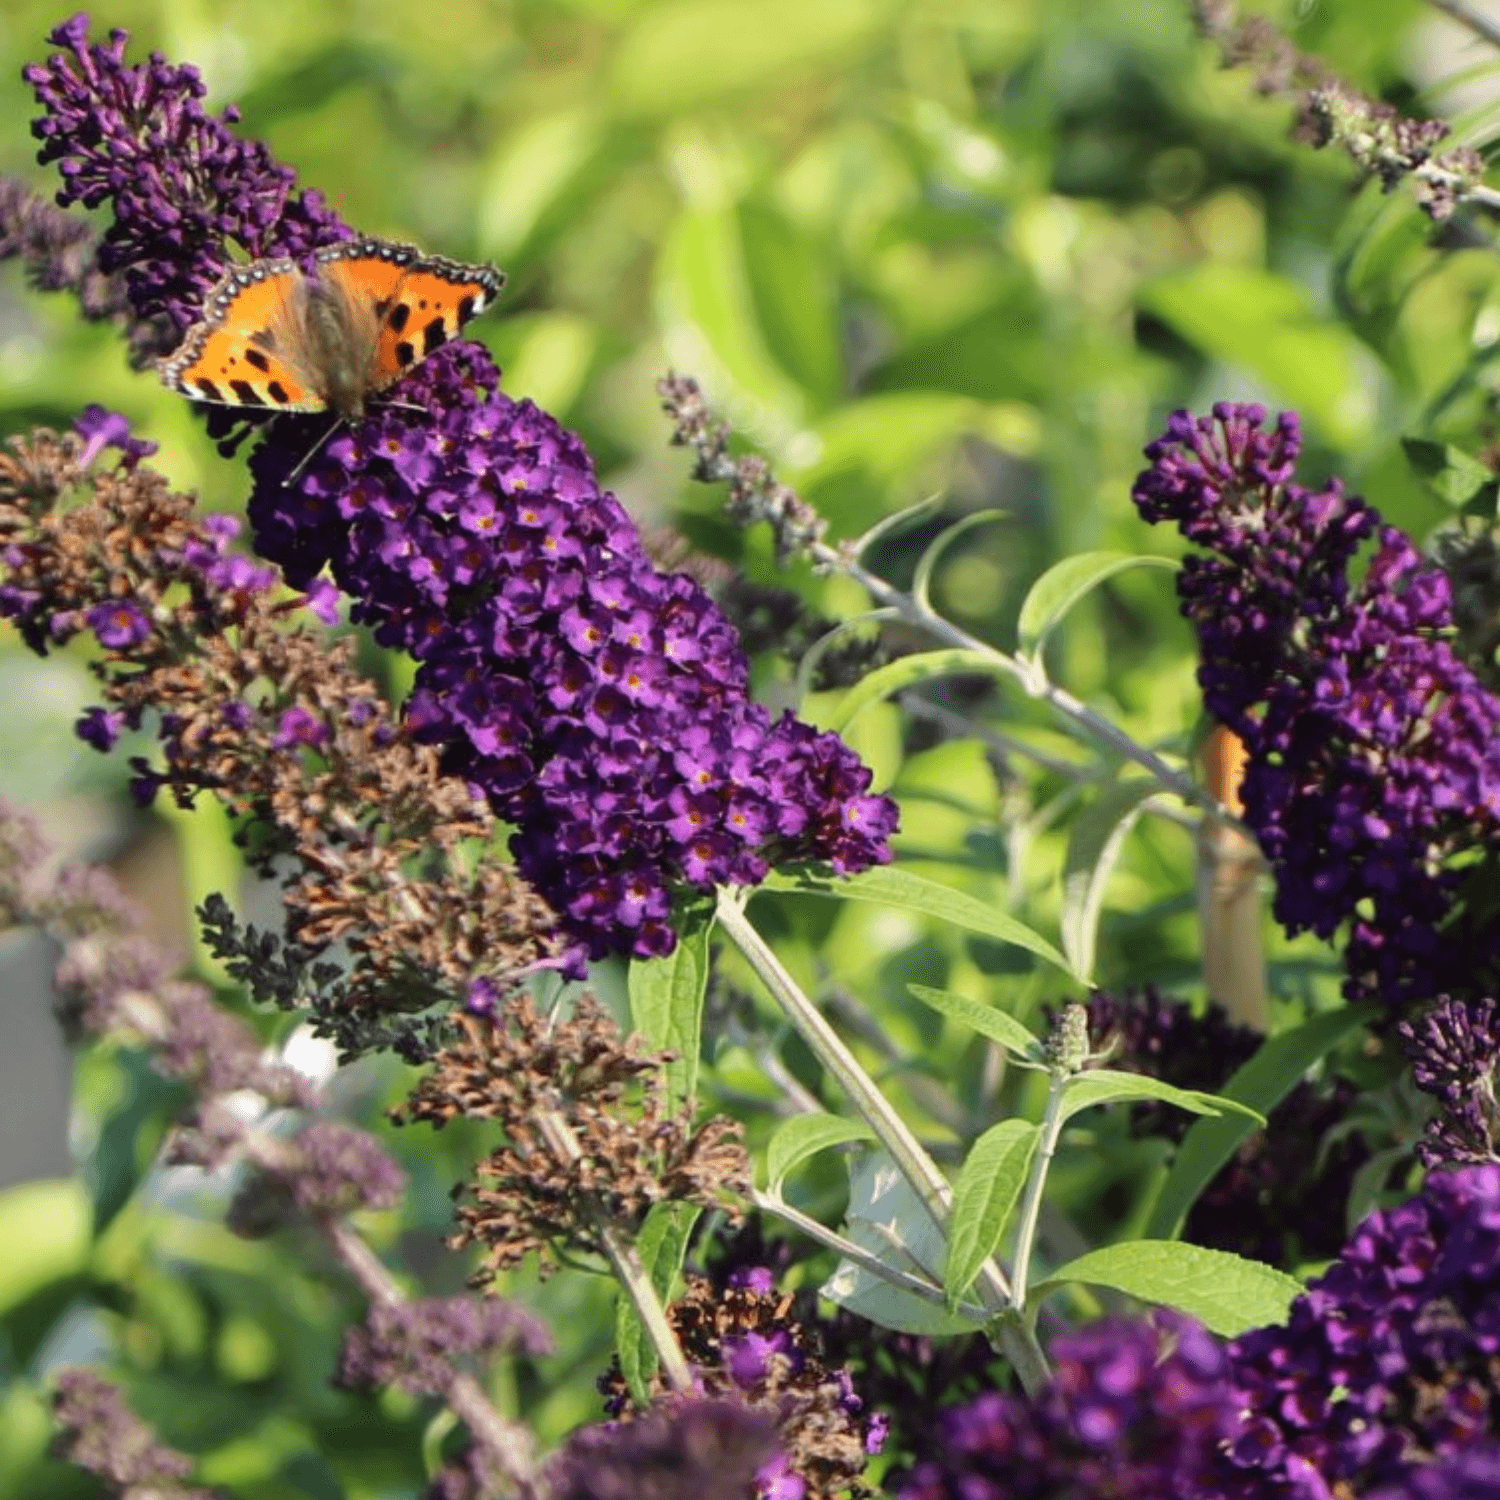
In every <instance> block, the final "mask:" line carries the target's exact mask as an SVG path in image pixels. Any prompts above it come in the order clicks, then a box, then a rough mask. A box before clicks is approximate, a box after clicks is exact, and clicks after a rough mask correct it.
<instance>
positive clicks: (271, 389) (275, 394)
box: [266, 380, 292, 406]
mask: <svg viewBox="0 0 1500 1500" xmlns="http://www.w3.org/2000/svg"><path fill="white" fill-rule="evenodd" d="M266 395H268V396H269V397H270V398H271V399H272V400H273V401H274V402H275V403H276V404H277V405H278V406H285V405H286V404H287V402H288V401H290V400H291V399H292V398H291V397H290V396H288V395H287V393H286V387H285V386H284V385H282V383H281V382H280V381H279V380H273V381H272V382H271V383H270V385H268V386H267V387H266Z"/></svg>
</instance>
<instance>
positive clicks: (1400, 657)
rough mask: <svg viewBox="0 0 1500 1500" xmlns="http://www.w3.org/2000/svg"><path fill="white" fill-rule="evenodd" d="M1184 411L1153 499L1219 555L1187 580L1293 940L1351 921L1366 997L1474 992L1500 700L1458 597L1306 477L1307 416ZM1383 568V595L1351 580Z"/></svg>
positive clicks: (1213, 701) (1360, 510) (1162, 457)
mask: <svg viewBox="0 0 1500 1500" xmlns="http://www.w3.org/2000/svg"><path fill="white" fill-rule="evenodd" d="M1265 420H1266V413H1265V411H1264V410H1263V409H1262V408H1261V407H1258V406H1234V405H1230V404H1221V405H1219V406H1216V407H1215V408H1214V414H1213V417H1212V418H1211V419H1210V418H1200V419H1198V420H1196V421H1195V420H1194V419H1193V418H1192V417H1191V416H1189V415H1188V413H1186V412H1178V413H1177V414H1176V415H1175V416H1174V417H1173V418H1172V419H1171V422H1170V423H1169V424H1168V427H1167V431H1166V433H1165V435H1164V436H1163V437H1162V438H1161V439H1160V440H1159V441H1158V442H1155V443H1152V444H1151V446H1150V447H1148V448H1147V449H1146V456H1147V457H1148V458H1149V459H1151V461H1152V464H1151V467H1150V468H1149V469H1147V470H1146V471H1145V472H1144V473H1143V474H1141V476H1140V477H1139V479H1138V480H1137V481H1136V485H1135V489H1134V492H1133V494H1134V499H1135V501H1136V504H1137V505H1138V506H1139V508H1140V511H1141V514H1142V515H1143V516H1145V517H1146V519H1147V520H1152V521H1156V520H1174V521H1176V522H1177V524H1178V526H1179V527H1180V529H1181V530H1182V532H1183V534H1184V535H1185V536H1187V537H1189V538H1190V539H1191V540H1192V541H1194V542H1196V543H1198V544H1199V545H1201V546H1203V547H1206V548H1208V549H1209V550H1210V551H1211V552H1212V553H1214V554H1216V555H1214V556H1210V557H1207V558H1203V557H1190V558H1188V559H1187V561H1186V562H1185V563H1184V564H1183V569H1182V573H1181V575H1180V576H1179V579H1178V594H1179V596H1180V598H1181V601H1182V612H1183V614H1184V615H1186V616H1187V618H1188V619H1189V620H1191V621H1192V622H1193V624H1194V626H1195V627H1196V629H1197V631H1198V639H1199V644H1200V648H1201V651H1202V665H1201V666H1200V668H1199V672H1198V679H1199V682H1200V683H1201V684H1202V687H1203V696H1204V702H1205V704H1206V706H1207V708H1208V710H1209V712H1210V713H1211V714H1213V715H1214V717H1215V718H1216V719H1218V720H1219V721H1220V722H1221V723H1224V724H1226V725H1228V726H1229V728H1231V729H1233V730H1234V732H1235V733H1236V734H1238V735H1239V736H1240V737H1241V738H1242V739H1243V740H1244V742H1245V744H1246V747H1247V748H1248V750H1249V753H1250V763H1249V768H1248V770H1247V773H1246V778H1245V785H1244V789H1243V793H1242V797H1243V800H1244V803H1245V810H1246V811H1245V820H1246V822H1247V823H1248V824H1249V825H1250V827H1251V828H1252V829H1253V830H1254V832H1255V834H1256V837H1257V838H1258V839H1259V841H1260V844H1261V848H1262V849H1263V850H1264V851H1265V853H1266V856H1267V858H1268V859H1269V860H1270V861H1271V864H1272V866H1273V868H1274V870H1275V872H1276V882H1277V891H1276V903H1275V911H1276V916H1277V918H1278V920H1279V921H1280V922H1281V923H1282V924H1283V926H1285V927H1286V928H1287V930H1288V931H1289V932H1293V933H1295V932H1299V931H1303V930H1306V929H1311V930H1312V931H1314V932H1316V933H1317V934H1318V935H1319V936H1320V937H1323V938H1329V937H1332V936H1333V934H1334V932H1335V931H1336V930H1337V929H1338V928H1340V926H1342V925H1343V924H1345V923H1348V924H1349V933H1350V937H1349V943H1348V948H1347V952H1346V963H1347V966H1348V971H1349V982H1348V984H1347V985H1346V993H1347V994H1348V995H1349V997H1350V998H1351V999H1354V998H1363V997H1369V996H1378V997H1380V998H1382V999H1384V1000H1385V1001H1386V1003H1388V1004H1390V1005H1392V1006H1404V1005H1408V1004H1410V1003H1412V1002H1414V1001H1418V1000H1422V999H1427V998H1430V997H1432V996H1434V995H1436V994H1438V993H1440V992H1441V991H1443V990H1445V989H1457V988H1461V987H1467V986H1468V985H1470V984H1472V982H1473V978H1474V973H1475V968H1476V960H1480V959H1486V958H1493V957H1494V952H1493V949H1494V940H1493V938H1492V939H1490V940H1489V943H1488V951H1485V952H1481V951H1479V949H1478V948H1477V947H1476V946H1475V945H1471V944H1467V943H1460V942H1455V941H1453V940H1452V934H1449V935H1448V937H1447V938H1446V939H1444V938H1442V937H1440V930H1441V929H1442V927H1443V924H1444V922H1445V919H1447V918H1448V917H1449V915H1450V914H1451V912H1452V910H1453V907H1454V903H1455V900H1456V899H1457V896H1458V893H1459V882H1460V879H1461V876H1460V874H1459V873H1458V871H1457V870H1456V869H1455V868H1453V867H1452V865H1451V864H1450V863H1449V862H1450V861H1451V860H1452V858H1453V856H1455V855H1458V854H1462V853H1463V852H1464V851H1466V850H1470V849H1473V848H1475V847H1479V846H1483V845H1484V844H1486V843H1489V844H1493V843H1494V841H1495V838H1496V836H1497V834H1500V699H1496V697H1495V696H1494V695H1493V694H1491V693H1490V692H1488V691H1487V690H1486V689H1485V688H1484V686H1483V685H1482V684H1481V683H1480V682H1479V680H1478V679H1477V678H1476V677H1475V675H1474V674H1473V672H1471V671H1470V670H1469V668H1468V667H1467V666H1465V665H1464V663H1463V662H1462V661H1461V660H1460V659H1459V657H1458V655H1457V654H1456V653H1455V651H1454V650H1453V648H1452V646H1450V645H1449V643H1448V642H1447V640H1446V639H1443V638H1442V637H1443V632H1445V631H1447V630H1449V628H1450V627H1451V625H1452V623H1453V621H1452V609H1451V596H1450V590H1449V585H1448V580H1447V577H1446V575H1445V574H1443V573H1442V571H1441V570H1440V569H1438V568H1436V567H1434V566H1433V565H1431V564H1429V563H1427V562H1425V561H1424V560H1423V559H1422V558H1421V556H1420V555H1419V554H1418V552H1417V550H1416V548H1415V547H1413V545H1412V544H1411V542H1410V541H1409V540H1408V538H1406V537H1405V536H1404V535H1403V534H1402V533H1401V532H1399V531H1397V530H1395V529H1394V528H1392V527H1385V528H1382V527H1381V526H1380V517H1379V515H1378V514H1377V513H1376V512H1375V511H1374V510H1372V509H1371V508H1370V507H1369V506H1368V505H1366V504H1365V502H1364V501H1363V500H1361V499H1359V498H1358V497H1356V496H1352V495H1348V494H1346V493H1345V492H1344V490H1343V487H1342V486H1341V485H1340V483H1339V482H1338V481H1337V480H1336V479H1335V480H1330V481H1329V483H1328V484H1326V485H1325V486H1324V487H1323V488H1322V489H1320V490H1316V491H1311V490H1307V489H1304V488H1303V487H1302V486H1300V485H1298V484H1296V483H1294V482H1293V481H1292V473H1293V470H1294V465H1295V462H1296V458H1297V452H1298V448H1299V446H1300V437H1299V433H1298V428H1297V419H1296V416H1295V414H1294V413H1291V412H1283V413H1282V415H1281V416H1280V417H1279V418H1278V420H1277V423H1276V426H1275V428H1274V429H1272V430H1271V431H1266V430H1264V423H1265ZM1371 538H1374V539H1375V541H1376V544H1377V547H1376V551H1375V553H1374V556H1373V558H1372V559H1371V561H1370V565H1369V568H1368V570H1367V572H1366V574H1365V577H1364V580H1363V582H1362V583H1360V584H1359V585H1358V587H1357V588H1356V587H1354V586H1352V585H1351V582H1350V578H1349V570H1350V566H1351V563H1352V562H1353V559H1354V556H1355V553H1356V552H1357V551H1358V549H1359V548H1360V547H1361V545H1362V544H1364V543H1365V542H1367V541H1368V540H1370V539H1371Z"/></svg>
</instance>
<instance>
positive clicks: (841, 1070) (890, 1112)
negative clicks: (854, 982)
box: [718, 887, 1050, 1391]
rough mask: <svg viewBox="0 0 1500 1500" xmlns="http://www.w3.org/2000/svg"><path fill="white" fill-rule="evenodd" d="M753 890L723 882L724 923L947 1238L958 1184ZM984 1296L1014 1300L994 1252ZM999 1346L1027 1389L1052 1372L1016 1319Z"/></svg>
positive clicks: (999, 1303)
mask: <svg viewBox="0 0 1500 1500" xmlns="http://www.w3.org/2000/svg"><path fill="white" fill-rule="evenodd" d="M747 899H748V893H746V892H735V891H732V890H730V889H727V888H724V887H721V888H720V890H719V894H718V920H719V925H720V929H721V930H722V931H723V933H724V934H725V936H726V937H728V938H729V939H730V941H731V942H733V943H734V945H735V947H737V948H738V949H739V951H740V952H741V953H742V954H743V955H744V957H745V960H746V961H747V962H748V963H749V965H750V967H751V968H752V969H754V970H755V972H756V974H757V975H758V976H759V978H760V980H761V983H762V984H764V985H765V987H766V989H767V990H768V991H769V992H770V994H771V997H772V999H774V1000H775V1001H776V1003H777V1004H778V1005H780V1006H781V1008H782V1011H783V1012H784V1013H785V1015H786V1017H787V1019H788V1020H789V1021H790V1022H791V1023H792V1025H793V1026H794V1027H796V1029H797V1032H798V1034H799V1035H800V1036H801V1037H802V1040H803V1041H804V1042H805V1043H806V1044H807V1047H808V1049H809V1050H810V1051H811V1052H812V1053H813V1055H814V1056H815V1057H816V1058H817V1059H818V1061H819V1062H820V1063H821V1064H822V1065H823V1067H824V1068H826V1069H827V1071H828V1072H829V1073H830V1074H832V1076H833V1077H834V1078H835V1079H836V1080H837V1082H838V1084H839V1087H840V1088H842V1089H843V1090H844V1093H845V1094H846V1095H847V1097H848V1099H849V1102H850V1103H851V1104H852V1105H853V1106H854V1108H855V1110H856V1111H857V1112H858V1113H859V1115H860V1117H861V1118H862V1119H863V1120H864V1121H865V1122H866V1123H867V1124H868V1125H869V1127H870V1129H871V1130H872V1131H874V1133H875V1138H876V1139H877V1140H878V1141H879V1142H880V1144H881V1145H882V1146H884V1147H885V1149H886V1151H887V1152H888V1153H889V1154H890V1157H891V1160H892V1161H893V1162H894V1163H895V1165H896V1169H897V1171H899V1172H900V1173H901V1175H902V1177H904V1178H905V1179H906V1182H907V1184H908V1185H909V1186H910V1188H911V1190H912V1192H913V1193H915V1194H916V1196H917V1199H918V1201H919V1202H920V1203H921V1204H922V1206H923V1207H924V1208H925V1209H926V1211H927V1214H928V1216H929V1217H930V1218H931V1219H932V1222H933V1223H934V1224H935V1225H936V1226H937V1229H938V1231H939V1232H940V1233H941V1234H942V1235H943V1236H944V1237H945V1238H946V1237H947V1234H948V1228H949V1223H950V1220H951V1218H952V1205H953V1189H952V1188H951V1187H950V1186H949V1183H948V1179H947V1178H946V1177H944V1176H943V1174H942V1172H941V1171H940V1170H939V1169H938V1166H937V1163H936V1162H934V1161H933V1159H932V1158H931V1157H930V1156H929V1155H928V1154H927V1152H926V1151H925V1150H924V1149H923V1147H922V1143H921V1142H920V1141H919V1140H917V1138H916V1136H915V1135H914V1134H913V1133H912V1131H911V1129H910V1127H909V1126H908V1125H907V1123H906V1122H905V1121H904V1120H903V1119H902V1118H901V1116H900V1115H899V1114H897V1113H896V1110H895V1109H894V1108H893V1106H892V1105H891V1102H890V1100H889V1099H887V1098H886V1097H885V1095H884V1094H882V1093H881V1092H880V1090H879V1088H877V1087H876V1085H875V1082H874V1080H873V1079H872V1078H871V1077H870V1075H869V1074H868V1073H866V1072H865V1070H864V1068H863V1067H861V1066H860V1063H859V1059H858V1058H856V1057H855V1056H854V1054H853V1053H852V1052H851V1051H850V1050H849V1049H848V1047H846V1046H845V1045H844V1043H843V1041H842V1040H841V1039H840V1037H839V1035H838V1033H837V1032H836V1031H834V1029H833V1027H832V1026H830V1025H829V1024H828V1022H827V1021H826V1020H825V1019H824V1018H823V1014H822V1012H821V1011H820V1010H819V1009H818V1008H817V1006H815V1005H814V1004H813V1003H812V1001H811V1000H810V999H808V997H807V996H806V995H804V994H803V993H802V991H801V989H800V988H799V987H798V985H797V982H796V981H795V980H794V979H793V978H792V976H791V975H790V974H788V973H787V971H786V969H785V968H784V967H783V965H782V963H781V960H780V959H778V958H777V957H776V955H775V953H774V952H772V950H771V948H770V946H769V945H768V944H767V943H766V942H765V940H764V939H763V938H762V937H761V935H760V933H759V932H757V931H756V929H755V927H754V926H753V925H752V924H751V922H750V920H749V919H748V918H747V917H746V915H745V901H746V900H747ZM977 1285H978V1288H979V1294H980V1297H981V1300H982V1301H983V1302H984V1304H985V1306H986V1307H988V1308H992V1309H996V1310H1001V1309H1008V1308H1010V1307H1011V1306H1012V1305H1013V1299H1012V1297H1011V1290H1010V1283H1009V1281H1008V1280H1007V1279H1006V1276H1005V1273H1004V1271H1002V1270H1001V1269H1000V1267H999V1266H998V1265H997V1264H996V1263H995V1261H994V1260H993V1259H991V1260H988V1261H986V1262H985V1264H984V1266H983V1267H982V1268H981V1270H980V1273H979V1278H978V1282H977ZM997 1336H998V1339H999V1342H1000V1347H1001V1352H1002V1353H1003V1354H1004V1355H1005V1357H1006V1358H1007V1359H1008V1360H1009V1361H1010V1362H1011V1365H1012V1367H1013V1368H1014V1369H1015V1371H1016V1375H1017V1377H1018V1378H1019V1379H1020V1381H1021V1383H1022V1385H1023V1386H1024V1387H1025V1388H1026V1389H1027V1390H1028V1391H1037V1390H1039V1389H1040V1388H1041V1387H1042V1386H1043V1385H1044V1384H1045V1383H1046V1381H1047V1379H1048V1377H1049V1375H1050V1371H1049V1370H1048V1368H1047V1360H1046V1356H1045V1355H1044V1354H1043V1353H1042V1349H1041V1345H1040V1344H1038V1343H1037V1341H1036V1336H1035V1334H1034V1333H1032V1332H1031V1330H1030V1329H1028V1328H1025V1327H1022V1326H1020V1324H1019V1322H1018V1321H1017V1320H1008V1321H1007V1322H1006V1323H1005V1324H1004V1325H1003V1326H1001V1327H1000V1328H999V1330H998V1335H997Z"/></svg>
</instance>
